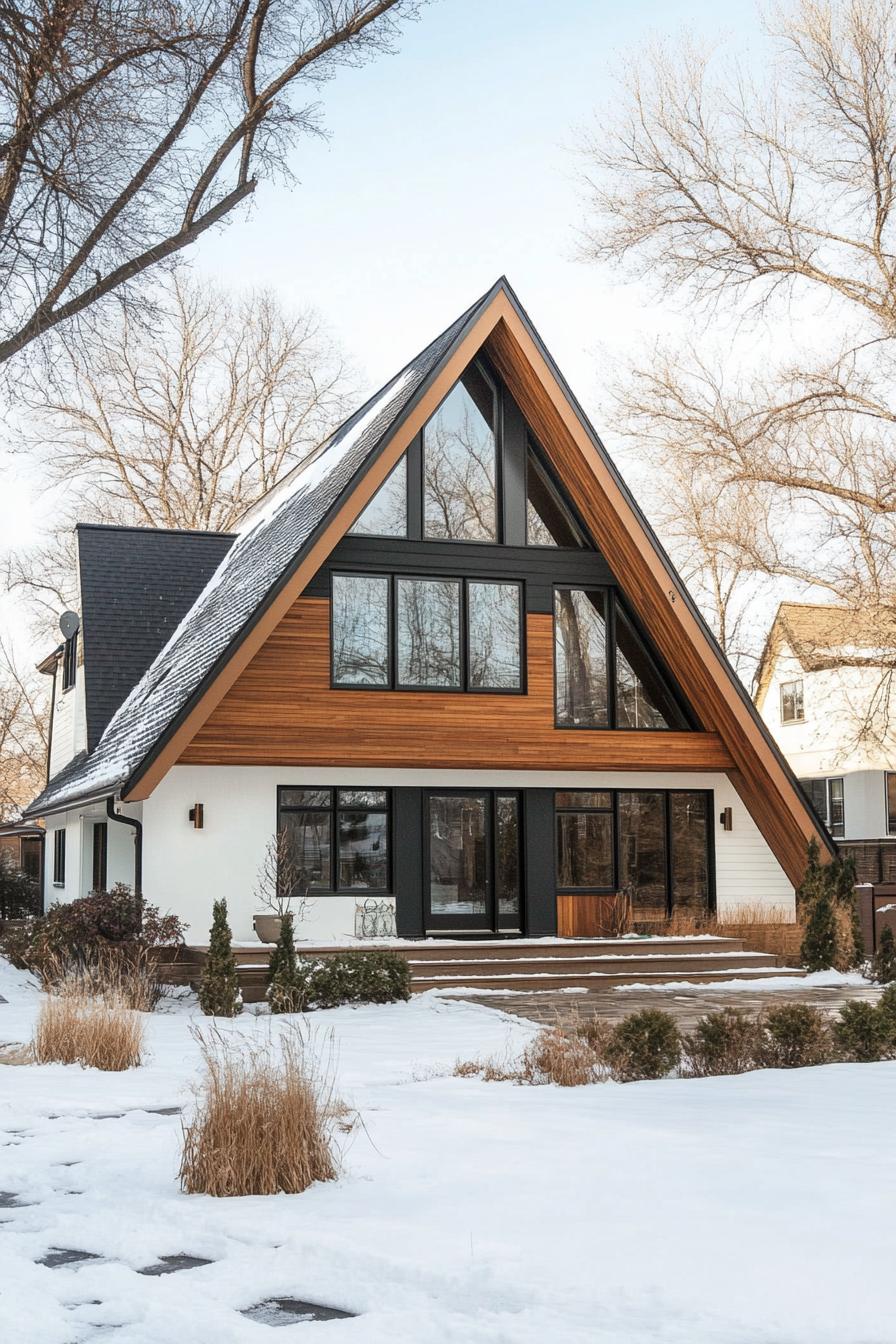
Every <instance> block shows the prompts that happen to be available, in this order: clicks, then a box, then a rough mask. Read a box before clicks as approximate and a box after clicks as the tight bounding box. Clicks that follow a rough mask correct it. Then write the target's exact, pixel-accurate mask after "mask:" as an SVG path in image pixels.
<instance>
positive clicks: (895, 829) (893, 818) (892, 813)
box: [884, 770, 896, 835]
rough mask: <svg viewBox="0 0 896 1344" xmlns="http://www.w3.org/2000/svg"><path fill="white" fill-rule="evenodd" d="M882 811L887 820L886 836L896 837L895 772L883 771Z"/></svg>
mask: <svg viewBox="0 0 896 1344" xmlns="http://www.w3.org/2000/svg"><path fill="white" fill-rule="evenodd" d="M891 780H892V788H893V802H892V810H891V804H890V788H891V783H890V781H891ZM884 811H885V813H886V818H887V835H896V770H885V771H884Z"/></svg>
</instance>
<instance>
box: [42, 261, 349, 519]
mask: <svg viewBox="0 0 896 1344" xmlns="http://www.w3.org/2000/svg"><path fill="white" fill-rule="evenodd" d="M58 369H59V366H57V371H58ZM61 373H62V378H61V383H60V387H61V391H54V390H53V389H52V388H51V389H47V388H45V389H44V391H43V394H42V396H41V397H40V398H39V399H37V400H35V402H34V404H33V406H32V410H33V413H34V416H35V424H36V432H35V433H34V434H33V435H32V436H31V441H30V442H26V443H25V444H24V450H25V451H26V452H28V453H29V454H33V455H36V456H38V457H39V459H40V460H41V461H42V463H43V466H44V469H45V470H46V472H47V473H48V475H49V478H50V479H51V480H53V481H54V482H57V483H60V482H64V483H66V486H67V501H68V502H67V509H68V511H69V512H72V513H77V514H78V516H80V517H82V518H93V519H95V520H96V521H100V522H129V523H136V524H144V525H146V526H148V527H179V528H200V529H211V530H216V531H227V530H228V529H230V528H232V527H233V525H234V524H235V523H236V521H237V519H238V518H239V517H240V515H241V514H242V513H244V512H245V510H246V509H247V508H248V507H249V505H250V504H253V503H254V502H255V500H257V499H258V498H259V497H260V496H261V495H263V494H264V493H265V492H266V491H267V490H269V489H270V488H271V486H272V485H274V484H275V483H276V482H277V481H278V480H279V479H280V477H281V476H283V475H284V474H285V473H286V472H287V471H288V470H289V469H290V468H291V467H294V466H295V465H296V464H297V463H298V462H300V461H301V460H302V458H303V457H305V456H306V454H307V453H308V452H310V450H311V449H312V448H314V447H315V446H316V445H317V444H318V443H320V442H321V440H322V439H324V438H325V437H326V435H327V433H328V432H329V431H330V430H331V429H332V428H333V427H334V425H335V424H336V423H338V421H339V420H340V419H341V418H342V417H343V414H344V411H345V398H346V394H347V391H348V388H347V383H346V376H345V369H344V366H343V363H342V360H341V358H340V357H339V354H338V352H337V351H336V350H335V348H334V346H333V344H332V342H331V341H330V340H329V338H328V337H327V335H326V333H325V332H324V330H323V329H322V326H321V323H320V321H319V319H318V318H317V317H316V315H315V314H314V313H311V312H304V313H300V314H298V315H297V316H293V315H289V314H287V313H286V312H285V311H284V310H283V309H282V308H281V307H280V306H279V305H278V304H277V302H276V300H275V299H274V298H273V296H272V295H271V294H267V293H261V294H254V295H251V296H249V297H247V298H244V299H234V298H232V297H230V296H229V295H227V294H226V293H225V292H223V291H221V290H220V289H216V288H214V287H212V286H210V285H201V284H196V283H194V282H188V281H186V280H185V279H183V278H179V279H176V280H175V281H174V283H173V285H172V286H171V289H170V294H169V299H168V301H167V303H166V306H165V311H164V319H163V320H162V321H161V322H160V323H154V324H153V326H152V327H150V328H147V327H146V326H144V325H143V324H142V323H140V322H136V321H133V320H132V318H131V316H130V315H129V314H128V312H127V309H125V310H124V311H123V312H122V313H121V315H120V318H119V320H118V322H117V324H116V326H115V328H114V329H113V330H112V331H109V332H106V333H105V334H104V336H103V338H102V340H101V341H100V340H96V341H91V342H90V343H89V345H88V347H87V350H86V352H85V351H84V350H83V349H82V347H81V345H80V344H75V345H74V346H72V347H71V348H70V349H69V350H68V351H67V353H66V355H65V357H64V360H63V361H62V364H61Z"/></svg>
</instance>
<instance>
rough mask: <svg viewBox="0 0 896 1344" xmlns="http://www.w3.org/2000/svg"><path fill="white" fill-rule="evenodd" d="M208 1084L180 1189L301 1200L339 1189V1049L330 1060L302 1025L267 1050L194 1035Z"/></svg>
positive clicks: (187, 1129)
mask: <svg viewBox="0 0 896 1344" xmlns="http://www.w3.org/2000/svg"><path fill="white" fill-rule="evenodd" d="M194 1035H195V1038H196V1040H197V1041H198V1042H199V1044H200V1047H201V1050H202V1057H203V1062H204V1065H205V1076H204V1078H203V1080H202V1082H201V1084H200V1086H199V1088H198V1092H197V1109H196V1114H195V1116H194V1118H193V1120H192V1121H191V1122H190V1123H189V1124H187V1125H185V1126H184V1142H183V1153H182V1157H181V1166H180V1181H181V1185H182V1187H183V1189H184V1190H186V1191H187V1193H188V1194H205V1195H216V1196H230V1195H273V1194H277V1193H278V1192H279V1191H283V1192H285V1193H287V1194H300V1193H301V1192H302V1191H303V1190H307V1189H308V1187H309V1186H310V1185H313V1184H314V1182H315V1181H332V1180H335V1178H336V1176H337V1175H338V1162H337V1157H336V1154H335V1152H334V1148H333V1142H332V1129H333V1126H334V1123H336V1122H338V1120H339V1118H340V1117H341V1116H342V1115H344V1107H341V1106H340V1105H339V1103H337V1101H336V1100H335V1098H334V1096H333V1057H332V1044H331V1043H330V1044H329V1046H328V1048H327V1049H326V1050H325V1051H324V1052H323V1054H322V1056H320V1057H319V1056H318V1053H317V1052H316V1051H315V1050H314V1048H313V1044H314V1043H313V1041H312V1040H311V1039H310V1038H309V1037H307V1036H306V1035H305V1034H304V1033H303V1030H302V1027H301V1025H300V1024H298V1023H296V1024H293V1025H291V1026H290V1027H289V1028H287V1029H286V1030H284V1031H283V1032H282V1033H280V1034H279V1035H278V1036H277V1037H276V1038H272V1037H269V1038H267V1039H266V1040H264V1041H263V1042H261V1043H257V1042H252V1041H248V1040H246V1039H245V1038H244V1037H242V1036H227V1037H225V1036H224V1035H222V1034H221V1032H220V1031H212V1032H210V1033H209V1034H208V1035H203V1034H202V1033H201V1032H199V1031H196V1032H194Z"/></svg>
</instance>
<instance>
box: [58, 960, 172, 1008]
mask: <svg viewBox="0 0 896 1344" xmlns="http://www.w3.org/2000/svg"><path fill="white" fill-rule="evenodd" d="M41 981H42V984H43V988H44V989H45V990H47V991H48V992H49V993H55V994H63V995H71V994H74V995H75V996H77V997H81V998H90V999H96V1000H98V1001H99V1002H102V1003H105V1004H107V1005H109V1006H110V1007H115V1008H129V1009H132V1010H133V1011H134V1012H138V1013H151V1012H152V1011H153V1009H154V1008H155V1007H156V1005H157V1004H158V1002H159V999H160V998H161V996H162V985H161V981H160V979H159V966H158V962H157V960H156V959H155V957H154V956H153V954H152V952H151V950H150V949H149V948H146V947H140V946H138V945H136V944H129V945H127V946H115V945H112V946H108V947H97V948H94V949H91V951H90V952H88V953H86V954H84V955H83V956H80V957H72V956H71V955H68V956H60V955H56V954H54V955H52V956H50V957H48V959H47V961H46V963H45V964H44V966H43V967H42V970H41Z"/></svg>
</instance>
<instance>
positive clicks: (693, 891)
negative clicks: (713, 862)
mask: <svg viewBox="0 0 896 1344" xmlns="http://www.w3.org/2000/svg"><path fill="white" fill-rule="evenodd" d="M669 834H670V844H671V869H672V905H673V907H686V908H687V909H689V910H698V911H703V910H706V909H707V907H708V905H709V816H708V808H707V796H706V794H705V793H697V792H694V793H679V792H676V793H670V794H669Z"/></svg>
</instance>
